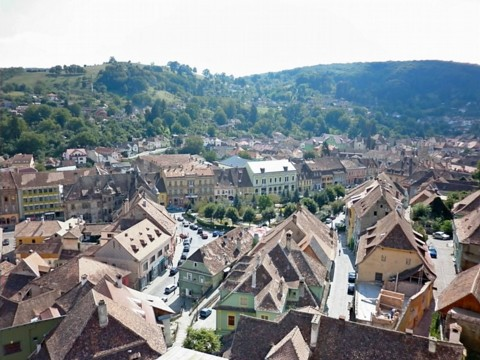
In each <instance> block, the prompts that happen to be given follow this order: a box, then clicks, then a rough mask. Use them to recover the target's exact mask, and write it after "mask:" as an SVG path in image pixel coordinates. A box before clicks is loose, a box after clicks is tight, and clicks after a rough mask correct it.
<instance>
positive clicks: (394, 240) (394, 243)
mask: <svg viewBox="0 0 480 360" xmlns="http://www.w3.org/2000/svg"><path fill="white" fill-rule="evenodd" d="M385 236H386V237H385V239H384V240H383V241H382V246H384V247H388V248H392V249H401V250H415V251H416V249H415V248H414V247H413V245H412V243H411V242H410V240H409V239H408V237H407V235H406V234H405V232H404V231H403V229H402V227H401V226H400V224H396V225H395V226H394V228H393V229H392V230H391V231H390V232H389V233H388V234H386V235H385Z"/></svg>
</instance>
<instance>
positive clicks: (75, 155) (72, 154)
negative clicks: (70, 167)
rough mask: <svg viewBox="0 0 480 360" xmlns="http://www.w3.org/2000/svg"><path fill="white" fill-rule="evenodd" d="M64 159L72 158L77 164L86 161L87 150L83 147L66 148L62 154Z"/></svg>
mask: <svg viewBox="0 0 480 360" xmlns="http://www.w3.org/2000/svg"><path fill="white" fill-rule="evenodd" d="M63 158H64V159H65V160H73V161H75V164H77V165H84V164H86V163H87V151H86V150H85V149H67V151H65V153H64V154H63Z"/></svg>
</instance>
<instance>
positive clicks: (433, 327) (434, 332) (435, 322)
mask: <svg viewBox="0 0 480 360" xmlns="http://www.w3.org/2000/svg"><path fill="white" fill-rule="evenodd" d="M429 334H430V336H433V337H435V338H437V339H440V338H441V336H440V314H439V313H438V312H434V313H433V315H432V322H431V323H430V330H429Z"/></svg>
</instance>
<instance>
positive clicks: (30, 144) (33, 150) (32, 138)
mask: <svg viewBox="0 0 480 360" xmlns="http://www.w3.org/2000/svg"><path fill="white" fill-rule="evenodd" d="M45 144H46V140H45V136H43V135H41V134H36V133H34V132H31V131H25V132H23V133H22V135H20V138H19V139H18V142H17V152H19V153H24V154H33V155H34V156H35V157H38V155H39V154H40V152H41V151H42V150H43V149H44V148H45Z"/></svg>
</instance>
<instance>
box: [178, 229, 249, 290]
mask: <svg viewBox="0 0 480 360" xmlns="http://www.w3.org/2000/svg"><path fill="white" fill-rule="evenodd" d="M252 248H253V237H252V235H251V234H250V233H248V232H247V231H246V230H244V229H242V228H236V229H233V230H231V231H229V232H228V233H226V234H225V235H223V236H220V237H218V238H217V239H215V240H214V241H212V242H210V243H208V244H206V245H205V246H202V247H201V248H199V249H198V250H197V251H195V252H194V253H193V254H192V255H191V256H190V257H189V258H188V259H187V260H186V261H185V262H184V263H183V264H182V265H181V266H180V268H179V280H178V287H179V288H180V294H181V296H186V297H191V298H194V299H198V298H200V297H202V296H203V295H204V294H205V293H206V292H207V291H209V290H213V289H216V288H217V287H218V286H219V285H220V283H221V282H222V281H223V279H224V278H225V275H226V274H227V273H228V271H229V269H230V267H231V266H232V265H233V264H234V263H235V262H237V261H238V260H239V259H240V258H241V257H242V256H243V255H245V254H246V253H247V252H248V251H250V250H251V249H252Z"/></svg>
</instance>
